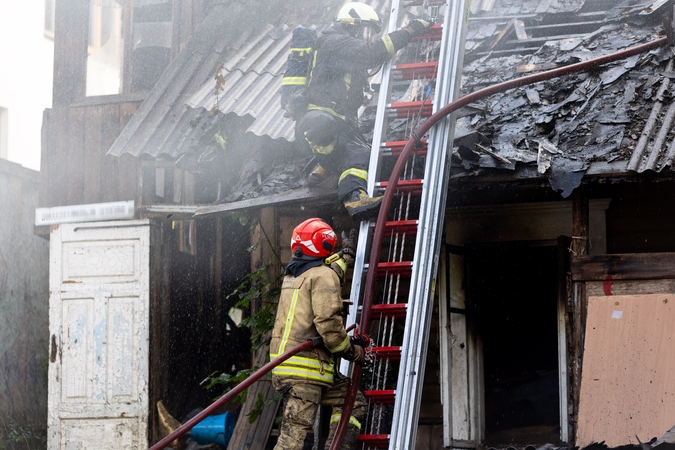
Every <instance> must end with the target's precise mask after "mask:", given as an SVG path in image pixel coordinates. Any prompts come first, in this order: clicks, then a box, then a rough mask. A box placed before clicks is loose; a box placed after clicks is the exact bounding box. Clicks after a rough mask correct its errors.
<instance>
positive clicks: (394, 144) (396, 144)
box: [382, 139, 427, 158]
mask: <svg viewBox="0 0 675 450" xmlns="http://www.w3.org/2000/svg"><path fill="white" fill-rule="evenodd" d="M421 141H422V144H424V145H423V146H422V147H419V148H415V149H414V150H413V151H414V152H415V153H416V154H418V155H426V154H427V140H426V139H422V140H421ZM407 143H408V141H391V142H385V143H384V144H382V148H383V149H388V150H389V151H391V156H393V157H395V158H398V157H399V155H400V154H401V152H402V151H403V147H405V145H406V144H407Z"/></svg>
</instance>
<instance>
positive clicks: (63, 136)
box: [43, 108, 70, 206]
mask: <svg viewBox="0 0 675 450" xmlns="http://www.w3.org/2000/svg"><path fill="white" fill-rule="evenodd" d="M54 113H55V115H56V120H55V121H54V122H52V127H51V130H52V131H53V134H52V143H53V145H52V146H50V151H51V155H50V158H49V160H50V161H49V166H48V167H45V168H44V169H43V170H48V171H49V172H50V175H49V176H48V178H49V182H50V186H49V189H50V191H51V194H50V202H49V203H50V204H49V205H45V206H57V205H67V204H68V203H67V200H68V190H67V186H68V175H67V173H66V169H65V168H66V167H67V166H68V164H69V163H70V161H68V126H69V121H68V113H69V111H68V109H67V108H60V109H59V110H54Z"/></svg>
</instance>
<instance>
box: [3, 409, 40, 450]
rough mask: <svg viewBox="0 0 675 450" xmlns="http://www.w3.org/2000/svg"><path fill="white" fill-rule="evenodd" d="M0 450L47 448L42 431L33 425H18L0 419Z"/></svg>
mask: <svg viewBox="0 0 675 450" xmlns="http://www.w3.org/2000/svg"><path fill="white" fill-rule="evenodd" d="M0 425H1V426H2V427H1V428H0V450H23V449H27V450H36V449H45V448H46V447H47V437H46V436H45V433H44V430H40V429H38V427H36V426H33V425H19V424H17V423H16V422H14V421H13V420H12V419H9V420H8V421H5V420H4V419H3V418H2V417H0Z"/></svg>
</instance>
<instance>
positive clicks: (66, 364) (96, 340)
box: [48, 221, 150, 450]
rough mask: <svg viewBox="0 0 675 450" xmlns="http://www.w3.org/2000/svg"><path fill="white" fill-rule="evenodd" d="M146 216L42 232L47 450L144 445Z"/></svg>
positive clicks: (123, 449)
mask: <svg viewBox="0 0 675 450" xmlns="http://www.w3.org/2000/svg"><path fill="white" fill-rule="evenodd" d="M149 232H150V227H149V223H148V222H147V221H118V222H99V223H96V222H91V223H80V224H64V225H60V226H59V227H58V228H56V229H54V230H53V231H52V233H51V237H50V267H49V271H50V274H49V288H50V298H49V333H50V355H49V356H50V364H49V398H48V401H49V416H48V449H49V450H76V449H77V450H87V449H97V450H107V449H110V450H112V449H115V450H127V449H129V450H130V449H147V448H148V438H147V418H148V340H149V333H148V329H149V313H148V307H149V304H148V303H149Z"/></svg>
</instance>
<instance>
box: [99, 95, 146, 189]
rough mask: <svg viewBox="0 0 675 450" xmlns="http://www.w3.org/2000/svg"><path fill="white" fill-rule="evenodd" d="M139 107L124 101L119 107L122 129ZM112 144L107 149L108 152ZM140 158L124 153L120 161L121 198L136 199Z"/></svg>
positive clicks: (119, 181)
mask: <svg viewBox="0 0 675 450" xmlns="http://www.w3.org/2000/svg"><path fill="white" fill-rule="evenodd" d="M137 109H138V104H137V103H122V104H120V107H119V118H120V122H119V123H120V128H119V129H120V130H123V129H124V127H125V126H126V125H127V123H128V122H129V120H130V119H131V117H132V116H133V115H134V113H135V112H136V110H137ZM109 148H110V146H108V147H107V148H106V149H105V151H106V152H107V151H108V149H109ZM137 163H138V160H137V159H136V158H135V157H133V156H131V155H128V154H125V155H122V156H120V158H119V161H118V176H119V180H118V183H119V185H118V186H119V200H136V199H137V197H138V196H139V194H138V192H137V188H138V181H137V179H138V164H137Z"/></svg>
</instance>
